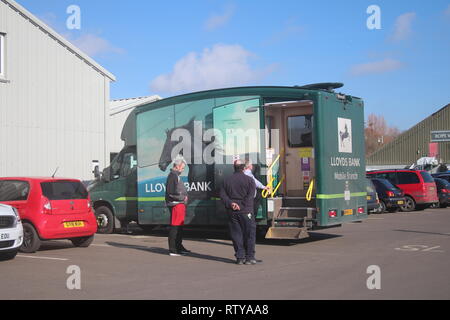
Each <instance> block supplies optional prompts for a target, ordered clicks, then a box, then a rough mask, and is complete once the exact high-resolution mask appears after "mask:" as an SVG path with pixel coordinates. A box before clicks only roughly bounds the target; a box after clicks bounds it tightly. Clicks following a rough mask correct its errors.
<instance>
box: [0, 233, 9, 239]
mask: <svg viewBox="0 0 450 320" xmlns="http://www.w3.org/2000/svg"><path fill="white" fill-rule="evenodd" d="M10 237H11V236H10V234H9V233H1V234H0V240H9V239H10Z"/></svg>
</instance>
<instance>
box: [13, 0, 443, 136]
mask: <svg viewBox="0 0 450 320" xmlns="http://www.w3.org/2000/svg"><path fill="white" fill-rule="evenodd" d="M17 1H18V2H19V3H20V4H21V5H23V6H24V7H25V8H27V9H28V10H29V11H31V12H32V13H33V14H35V15H36V16H38V17H39V18H41V19H42V20H43V21H44V22H46V23H47V24H49V25H50V26H51V27H53V28H54V29H55V30H56V31H58V32H59V33H60V34H62V35H63V36H65V37H66V38H68V39H69V40H71V41H72V42H74V43H75V44H77V45H78V46H79V47H80V48H81V49H82V50H83V51H85V52H86V53H88V54H89V55H90V56H91V57H92V58H94V59H95V60H96V61H98V62H99V63H100V64H101V65H102V66H104V67H105V68H106V69H108V70H109V71H111V72H112V73H113V74H114V75H116V77H117V82H116V83H113V84H112V86H111V98H112V99H117V98H129V97H137V96H147V95H152V94H159V95H161V96H162V97H169V96H173V95H176V94H179V93H185V92H192V91H197V90H203V89H211V88H218V87H230V86H241V85H287V86H291V85H301V84H308V83H316V82H330V81H331V82H344V83H345V87H344V88H343V89H341V90H342V91H343V92H345V93H348V94H352V95H355V96H359V97H362V98H364V100H365V102H366V115H368V114H370V113H375V114H377V115H384V116H385V118H386V120H387V122H388V124H389V125H391V126H397V127H398V128H400V129H401V130H406V129H408V128H410V127H411V126H413V125H414V124H416V123H417V122H419V121H421V120H422V119H424V118H426V117H428V116H429V115H430V114H431V113H433V112H435V111H437V110H439V109H440V108H442V107H443V106H445V105H446V104H448V103H450V0H433V1H419V0H396V1H385V0H371V1H366V0H346V1H331V0H317V1H301V0H292V1H291V0H280V1H277V2H275V1H254V0H251V1H250V0H248V1H218V0H193V1H157V0H152V1H142V0H129V1H128V2H123V1H106V0H90V1H88V0H78V1H77V0H38V1H37V0H17ZM70 5H77V6H79V8H80V10H81V29H80V30H69V29H68V28H67V27H66V21H67V19H68V18H69V16H70V14H67V12H66V10H67V8H68V7H69V6H70ZM370 5H377V6H378V7H379V8H380V11H381V16H380V17H381V29H379V30H378V29H375V30H369V29H368V27H367V20H368V18H369V17H370V16H371V15H370V14H368V13H367V8H368V7H369V6H370ZM449 126H450V124H449ZM449 129H450V128H449Z"/></svg>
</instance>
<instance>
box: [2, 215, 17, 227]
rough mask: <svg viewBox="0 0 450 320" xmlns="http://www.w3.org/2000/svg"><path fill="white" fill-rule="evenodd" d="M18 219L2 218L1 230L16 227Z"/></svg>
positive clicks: (11, 217)
mask: <svg viewBox="0 0 450 320" xmlns="http://www.w3.org/2000/svg"><path fill="white" fill-rule="evenodd" d="M15 221H16V218H15V217H13V216H0V229H8V228H12V227H13V226H14V222H15Z"/></svg>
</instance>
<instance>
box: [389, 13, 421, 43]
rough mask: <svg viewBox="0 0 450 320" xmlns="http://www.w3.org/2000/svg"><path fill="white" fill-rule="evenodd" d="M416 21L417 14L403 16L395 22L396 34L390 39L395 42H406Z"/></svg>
mask: <svg viewBox="0 0 450 320" xmlns="http://www.w3.org/2000/svg"><path fill="white" fill-rule="evenodd" d="M415 19H416V13H414V12H408V13H405V14H402V15H401V16H399V17H398V18H397V20H396V21H395V28H394V32H393V33H392V35H391V37H390V39H391V40H392V41H394V42H398V41H402V40H406V39H408V38H409V37H410V35H411V33H412V23H413V21H414V20H415Z"/></svg>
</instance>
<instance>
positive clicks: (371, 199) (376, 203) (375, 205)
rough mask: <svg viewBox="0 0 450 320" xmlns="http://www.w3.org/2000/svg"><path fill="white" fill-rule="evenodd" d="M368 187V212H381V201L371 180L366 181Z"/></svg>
mask: <svg viewBox="0 0 450 320" xmlns="http://www.w3.org/2000/svg"><path fill="white" fill-rule="evenodd" d="M366 182H367V185H366V190H367V211H368V212H369V213H379V212H381V205H380V199H379V198H378V194H377V191H376V189H375V186H374V185H373V182H372V181H371V180H370V179H366Z"/></svg>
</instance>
